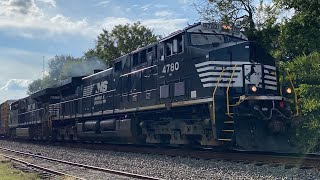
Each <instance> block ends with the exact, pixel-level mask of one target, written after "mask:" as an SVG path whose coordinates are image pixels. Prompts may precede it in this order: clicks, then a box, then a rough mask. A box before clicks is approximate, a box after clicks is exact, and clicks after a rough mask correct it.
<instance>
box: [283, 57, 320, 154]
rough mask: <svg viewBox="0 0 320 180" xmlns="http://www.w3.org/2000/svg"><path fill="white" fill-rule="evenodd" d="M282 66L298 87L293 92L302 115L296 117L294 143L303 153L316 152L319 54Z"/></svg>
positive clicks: (319, 113)
mask: <svg viewBox="0 0 320 180" xmlns="http://www.w3.org/2000/svg"><path fill="white" fill-rule="evenodd" d="M284 66H285V68H286V69H288V71H289V72H290V75H291V76H292V78H293V80H294V81H295V84H297V85H298V87H297V88H296V89H295V90H296V91H297V93H298V94H299V101H298V104H299V107H300V112H301V113H302V114H301V116H299V117H297V120H299V121H298V122H299V124H298V125H297V126H296V127H297V130H296V140H295V141H296V142H298V143H297V145H298V146H300V148H301V149H302V150H304V151H307V152H309V151H314V150H317V148H320V146H319V144H320V131H319V129H320V80H319V77H320V68H319V67H320V52H313V53H311V54H309V55H308V56H307V55H302V56H298V57H296V58H294V59H293V60H292V61H289V62H286V63H285V64H284ZM318 146H319V147H318ZM318 150H319V149H318Z"/></svg>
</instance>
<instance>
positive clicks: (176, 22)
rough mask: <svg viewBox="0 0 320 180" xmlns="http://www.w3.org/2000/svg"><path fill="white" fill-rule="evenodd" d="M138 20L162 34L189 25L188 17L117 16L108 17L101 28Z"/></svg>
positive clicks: (107, 28) (110, 27)
mask: <svg viewBox="0 0 320 180" xmlns="http://www.w3.org/2000/svg"><path fill="white" fill-rule="evenodd" d="M136 21H140V22H141V24H142V25H144V26H147V27H148V28H151V29H152V30H154V33H156V34H161V35H164V34H166V35H168V34H169V33H172V32H174V31H176V30H179V29H182V28H184V27H186V26H187V21H188V19H172V18H165V17H163V18H154V19H138V20H133V19H129V18H124V17H123V18H117V17H107V18H105V19H104V20H103V21H102V22H100V23H101V25H100V28H98V29H99V30H100V29H106V30H108V31H110V30H112V28H113V27H114V26H116V25H119V24H122V25H123V24H128V23H129V24H130V23H133V22H136Z"/></svg>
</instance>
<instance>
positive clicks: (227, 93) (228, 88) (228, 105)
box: [226, 64, 238, 117]
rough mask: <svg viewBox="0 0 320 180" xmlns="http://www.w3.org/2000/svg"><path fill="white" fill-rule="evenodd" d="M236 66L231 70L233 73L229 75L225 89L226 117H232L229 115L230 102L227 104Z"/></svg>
mask: <svg viewBox="0 0 320 180" xmlns="http://www.w3.org/2000/svg"><path fill="white" fill-rule="evenodd" d="M237 66H238V64H236V65H235V66H234V68H233V71H232V74H231V77H230V80H229V84H228V87H227V91H226V95H227V115H228V116H229V117H232V116H231V115H230V102H229V90H230V86H231V83H232V79H233V76H234V73H235V72H236V69H237Z"/></svg>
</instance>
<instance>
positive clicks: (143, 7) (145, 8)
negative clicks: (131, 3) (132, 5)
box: [140, 4, 152, 11]
mask: <svg viewBox="0 0 320 180" xmlns="http://www.w3.org/2000/svg"><path fill="white" fill-rule="evenodd" d="M151 6H152V4H146V5H143V6H141V7H140V8H141V9H142V10H143V11H147V10H148V9H150V8H151Z"/></svg>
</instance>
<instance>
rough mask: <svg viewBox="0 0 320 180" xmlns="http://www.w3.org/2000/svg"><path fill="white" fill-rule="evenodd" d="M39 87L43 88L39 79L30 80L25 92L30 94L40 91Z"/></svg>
mask: <svg viewBox="0 0 320 180" xmlns="http://www.w3.org/2000/svg"><path fill="white" fill-rule="evenodd" d="M41 89H43V86H42V80H41V79H37V80H34V81H32V83H31V84H29V86H28V90H27V94H29V95H30V94H32V93H34V92H37V91H40V90H41Z"/></svg>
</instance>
